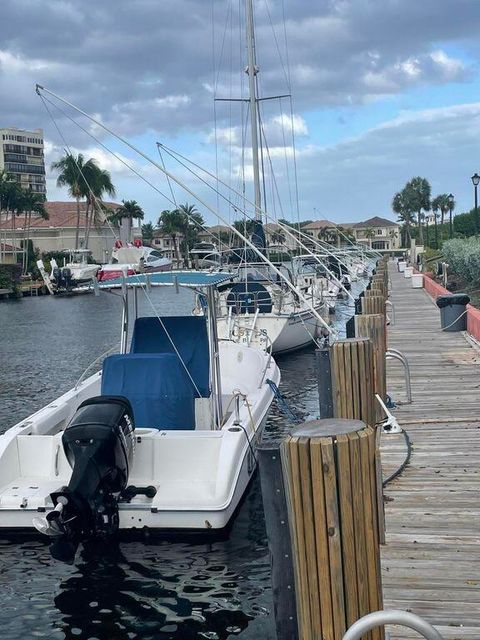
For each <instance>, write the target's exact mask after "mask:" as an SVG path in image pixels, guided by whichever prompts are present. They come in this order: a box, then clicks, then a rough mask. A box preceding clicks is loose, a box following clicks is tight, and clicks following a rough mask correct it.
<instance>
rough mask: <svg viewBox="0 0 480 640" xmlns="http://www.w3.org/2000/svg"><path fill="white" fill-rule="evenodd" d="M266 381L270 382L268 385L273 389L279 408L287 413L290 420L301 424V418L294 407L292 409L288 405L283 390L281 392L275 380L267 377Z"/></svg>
mask: <svg viewBox="0 0 480 640" xmlns="http://www.w3.org/2000/svg"><path fill="white" fill-rule="evenodd" d="M265 382H266V383H267V384H268V386H269V387H270V389H271V390H272V393H273V396H274V398H275V400H276V401H277V405H278V408H279V409H280V411H281V412H282V413H283V414H284V415H286V416H287V418H288V419H289V420H291V421H292V422H294V423H295V424H300V423H301V420H300V418H299V417H298V416H297V415H296V414H295V412H294V411H293V409H291V408H290V407H289V406H288V403H287V401H286V400H285V397H284V396H283V395H282V394H281V392H280V390H279V388H278V387H277V385H276V384H275V382H273V380H270V379H269V378H267V379H266V380H265Z"/></svg>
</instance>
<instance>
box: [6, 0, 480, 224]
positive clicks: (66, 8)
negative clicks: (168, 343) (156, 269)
mask: <svg viewBox="0 0 480 640" xmlns="http://www.w3.org/2000/svg"><path fill="white" fill-rule="evenodd" d="M254 5H255V14H256V17H255V19H256V36H257V57H258V66H259V69H260V73H259V75H258V83H259V91H260V95H261V97H269V96H274V95H282V94H291V95H292V101H290V99H289V98H283V99H282V100H281V101H278V100H272V101H264V102H262V105H261V119H262V128H263V132H264V138H265V141H266V145H265V146H266V147H268V150H267V148H265V153H264V172H265V177H266V187H265V192H266V200H267V207H268V209H269V211H270V212H271V214H272V215H278V216H281V215H283V216H285V217H289V218H295V217H296V215H297V213H296V212H297V205H296V202H297V197H296V193H297V192H298V202H299V211H300V216H301V217H302V218H310V219H312V218H329V219H331V220H334V221H337V222H342V221H343V222H345V221H352V222H353V221H356V220H361V219H365V218H366V217H370V216H373V215H380V216H386V217H392V216H393V214H392V213H391V210H390V203H391V199H392V196H393V194H394V193H395V191H397V190H399V189H400V188H401V187H402V186H403V184H404V183H405V182H406V181H407V180H408V179H410V178H411V177H412V176H415V175H421V176H425V177H427V178H428V179H429V180H430V183H431V185H432V191H433V193H434V194H436V193H439V192H447V193H448V192H452V193H454V194H455V196H456V199H457V202H458V210H465V209H468V208H470V207H471V206H472V200H473V193H472V185H471V181H470V176H471V175H472V173H474V172H475V171H478V172H479V173H480V154H479V149H480V93H479V89H480V83H479V60H480V39H479V37H478V34H479V33H480V2H479V0H420V1H419V0H254ZM1 8H2V28H1V30H0V96H1V100H0V126H11V125H13V126H18V127H22V128H36V127H42V128H43V129H44V130H45V139H46V161H47V164H48V165H50V164H51V163H52V162H53V161H54V160H56V159H58V157H59V156H60V155H61V154H62V150H63V148H64V147H65V146H66V145H68V146H69V148H71V149H73V150H75V151H77V152H78V151H81V152H82V153H84V154H85V155H86V156H87V157H91V156H94V157H96V158H97V159H98V160H99V162H100V163H101V164H102V166H103V167H104V168H107V169H109V170H110V171H111V172H112V177H113V180H114V183H115V185H116V186H117V200H120V199H122V198H125V199H131V198H134V199H136V200H138V202H139V203H140V204H141V205H142V206H143V207H144V209H145V211H146V214H147V218H148V219H150V220H152V221H154V220H155V219H156V218H157V217H158V214H159V212H160V211H161V210H163V209H165V208H171V206H172V205H171V203H170V202H169V200H168V199H167V198H166V197H164V196H167V197H168V198H170V199H173V200H175V201H178V202H185V201H189V202H194V199H193V197H192V196H191V195H188V194H186V193H185V192H184V191H182V189H181V188H179V187H177V186H174V185H168V184H167V183H166V181H165V179H164V177H163V176H162V174H161V172H160V171H159V170H158V169H157V168H155V167H154V165H152V164H151V163H149V162H148V160H147V159H145V158H144V157H142V156H140V155H138V154H135V153H134V152H132V151H131V150H130V149H128V147H126V146H125V145H123V144H122V143H121V142H120V141H119V140H118V139H115V138H114V137H113V136H112V135H110V134H108V133H107V132H106V131H104V130H103V129H102V128H101V127H100V126H98V125H94V124H93V123H92V122H89V121H88V120H86V119H84V118H82V117H80V116H78V114H75V112H74V111H72V110H71V109H69V108H68V107H65V106H64V105H62V104H61V103H60V102H58V101H55V100H54V102H55V104H56V105H58V106H60V107H61V108H62V109H63V110H64V112H63V113H62V112H61V111H59V110H58V108H57V107H56V106H55V105H54V104H49V103H48V102H47V103H46V105H47V107H48V109H49V110H50V113H49V112H48V111H47V110H46V108H45V106H44V103H43V102H42V100H41V99H40V98H39V97H38V96H37V95H36V94H35V91H34V88H35V83H39V84H41V85H43V86H45V87H46V88H48V89H49V90H50V91H52V92H54V93H56V94H58V95H60V96H62V97H64V98H65V99H67V100H68V101H71V102H72V103H74V104H75V105H77V106H79V107H80V108H82V109H83V110H84V111H86V112H88V113H89V114H92V115H94V117H95V118H96V119H97V120H98V121H100V122H101V123H103V124H104V125H106V126H107V127H108V128H110V129H111V130H112V131H114V132H115V133H116V134H118V135H119V136H121V137H124V138H125V139H127V140H128V141H129V142H130V143H132V144H133V145H135V146H136V147H138V148H139V149H140V150H141V151H142V152H143V153H144V154H146V155H147V156H149V157H151V158H152V160H154V161H155V162H160V163H161V159H160V156H159V153H158V149H157V146H156V142H157V141H159V142H162V143H163V144H165V145H167V146H168V147H170V148H172V149H174V150H175V151H177V152H179V153H181V154H182V155H184V156H186V157H188V158H189V159H190V160H192V161H194V162H196V163H198V164H199V165H200V166H201V167H204V168H207V169H208V170H210V171H211V172H214V173H216V172H218V175H219V176H220V178H221V179H222V180H223V181H225V182H226V183H227V184H228V185H230V186H231V187H232V188H234V189H236V190H239V191H241V190H242V188H243V187H242V185H243V183H244V182H245V185H246V186H245V189H246V193H247V196H249V195H250V194H251V175H252V171H251V166H250V164H251V154H250V152H249V149H248V143H245V140H247V141H248V132H247V135H246V130H245V120H246V118H247V119H248V116H247V108H246V105H245V103H244V102H216V103H215V108H214V97H215V96H216V97H217V98H240V97H243V98H244V97H245V96H246V90H247V77H246V75H245V73H244V72H243V68H244V66H245V64H246V48H245V37H244V32H243V31H244V15H243V0H162V1H161V2H160V1H159V0H102V2H98V0H82V1H81V2H80V0H2V3H1ZM47 97H48V96H47ZM49 99H52V98H49ZM52 100H53V99H52ZM50 114H51V115H50ZM292 116H293V117H292ZM69 118H74V119H75V120H77V121H78V123H79V124H80V125H81V126H82V127H83V129H84V131H82V130H81V129H80V128H78V127H77V126H76V125H75V124H74V123H73V122H72V121H71V120H70V119H69ZM242 122H243V124H242ZM292 131H293V134H294V135H293V136H292ZM90 134H91V135H90ZM92 136H93V137H92ZM293 138H294V140H295V150H296V151H295V154H294V152H293V145H292V142H293ZM101 144H102V145H104V146H103V147H102V146H101ZM107 149H109V150H111V151H113V152H114V153H115V154H116V155H117V157H114V156H113V155H111V153H110V152H109V151H108V150H107ZM163 160H164V161H165V163H166V166H167V167H168V169H169V170H171V171H172V173H174V174H175V175H176V176H178V177H179V178H180V179H181V180H182V181H185V182H186V183H187V185H188V186H189V188H190V189H192V190H193V191H195V193H198V194H199V196H200V197H201V198H202V200H203V201H204V202H205V204H208V205H209V206H211V207H212V208H213V209H216V208H218V207H219V208H220V212H221V216H222V217H224V218H227V219H228V218H231V217H235V215H236V214H235V211H234V210H232V209H233V208H232V206H230V205H229V204H228V203H226V202H225V200H224V199H223V198H222V196H226V197H227V198H229V199H230V200H231V201H233V203H234V204H235V203H236V204H239V197H238V196H237V195H236V194H235V193H234V192H233V191H232V190H229V189H228V188H227V187H223V188H222V189H221V190H222V195H221V196H217V195H216V194H215V192H214V191H213V190H212V189H211V188H210V187H208V186H207V185H205V184H204V183H202V182H200V181H199V180H198V179H197V178H195V177H194V176H192V174H191V173H190V172H189V171H188V170H187V169H186V168H185V167H184V166H181V165H180V164H178V163H177V162H176V161H174V160H172V159H171V158H170V157H169V156H168V155H166V154H165V153H164V154H163ZM295 164H296V168H297V176H298V180H297V184H295V179H294V176H295ZM126 165H130V166H133V168H134V170H135V171H136V172H137V173H138V174H140V175H141V176H142V177H143V179H141V178H140V177H139V176H138V175H135V174H134V173H132V171H131V170H130V169H129V168H128V167H127V166H126ZM272 175H273V178H272ZM147 182H150V183H152V184H153V186H154V187H155V188H156V189H157V191H156V190H155V189H154V188H152V187H151V186H149V185H148V184H147ZM209 183H210V184H212V186H215V183H214V181H212V179H211V178H209ZM170 186H171V187H172V191H173V198H172V195H171V194H172V191H170ZM47 188H48V197H49V199H50V200H53V199H65V198H66V193H65V192H62V191H61V190H59V189H57V188H56V186H55V175H54V174H52V173H51V172H49V175H48V187H47ZM158 191H160V192H161V193H162V194H164V195H161V194H160V193H159V192H158ZM198 208H199V209H200V210H201V211H202V212H203V213H204V214H205V217H206V219H207V220H208V221H209V222H212V223H213V222H216V218H215V216H214V215H213V214H212V213H209V212H208V210H207V209H206V208H205V206H204V205H200V204H198ZM237 217H238V215H237Z"/></svg>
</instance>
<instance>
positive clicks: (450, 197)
mask: <svg viewBox="0 0 480 640" xmlns="http://www.w3.org/2000/svg"><path fill="white" fill-rule="evenodd" d="M454 204H455V196H454V195H453V193H449V194H448V208H449V210H450V233H449V236H450V240H451V239H452V238H453V218H452V211H453V205H454Z"/></svg>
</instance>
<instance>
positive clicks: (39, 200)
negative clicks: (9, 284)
mask: <svg viewBox="0 0 480 640" xmlns="http://www.w3.org/2000/svg"><path fill="white" fill-rule="evenodd" d="M22 209H23V212H24V214H25V219H24V225H23V228H24V243H23V247H24V254H23V270H24V273H27V272H28V271H29V269H30V260H29V252H30V245H31V241H30V228H31V224H32V215H35V216H36V217H37V218H42V219H43V220H48V218H49V215H48V211H47V210H46V209H45V195H44V194H43V193H36V192H35V191H30V190H28V191H24V193H23V201H22Z"/></svg>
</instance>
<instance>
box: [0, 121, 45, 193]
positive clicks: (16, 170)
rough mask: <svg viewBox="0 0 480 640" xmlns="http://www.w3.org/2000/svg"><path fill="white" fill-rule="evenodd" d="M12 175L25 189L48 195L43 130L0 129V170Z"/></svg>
mask: <svg viewBox="0 0 480 640" xmlns="http://www.w3.org/2000/svg"><path fill="white" fill-rule="evenodd" d="M1 169H3V170H5V171H6V172H7V173H10V174H12V175H13V176H14V177H15V179H16V180H17V181H18V182H19V183H20V185H21V186H22V187H23V188H24V189H30V190H32V191H36V192H37V193H43V194H46V182H45V159H44V153H43V130H42V129H34V130H33V131H26V130H25V129H17V128H16V127H10V128H6V129H0V170H1Z"/></svg>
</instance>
